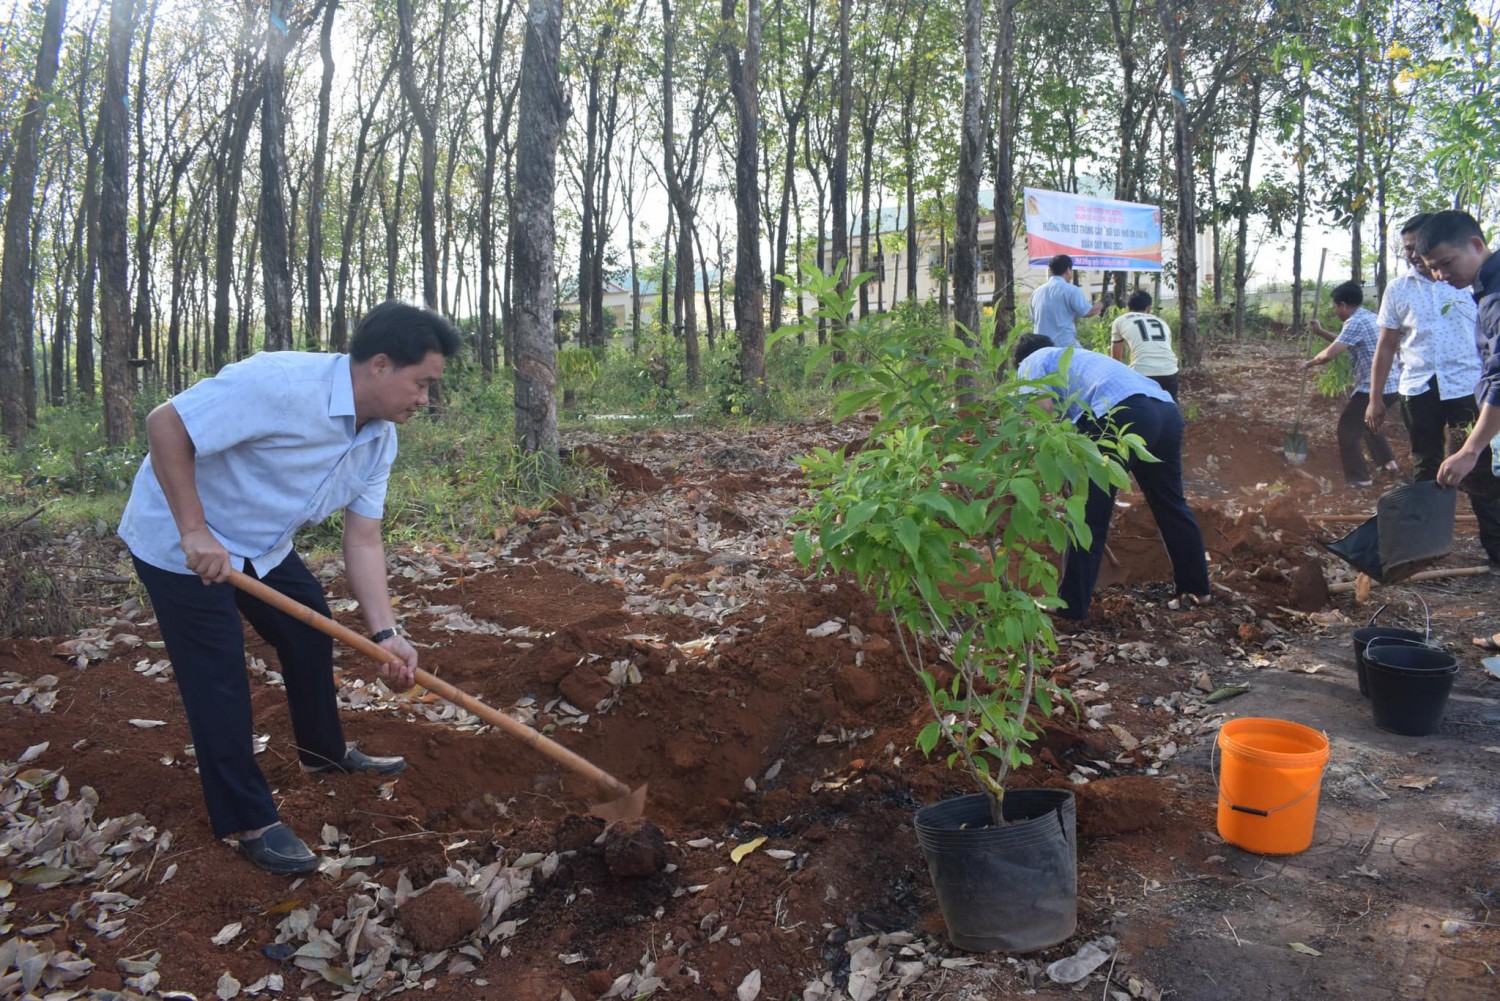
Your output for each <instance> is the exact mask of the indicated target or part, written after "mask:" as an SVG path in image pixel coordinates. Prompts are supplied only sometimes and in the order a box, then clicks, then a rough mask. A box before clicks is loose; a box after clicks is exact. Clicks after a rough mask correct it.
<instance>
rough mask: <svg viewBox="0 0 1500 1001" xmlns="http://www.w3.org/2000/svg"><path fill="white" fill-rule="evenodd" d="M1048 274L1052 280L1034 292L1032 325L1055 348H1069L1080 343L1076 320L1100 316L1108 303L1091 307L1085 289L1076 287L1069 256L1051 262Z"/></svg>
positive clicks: (1062, 255)
mask: <svg viewBox="0 0 1500 1001" xmlns="http://www.w3.org/2000/svg"><path fill="white" fill-rule="evenodd" d="M1047 271H1048V272H1049V273H1050V274H1051V276H1052V277H1050V278H1048V279H1047V280H1046V281H1045V282H1043V283H1042V284H1041V286H1040V287H1039V288H1038V289H1037V290H1036V291H1035V292H1033V293H1031V326H1032V329H1033V331H1034V332H1035V333H1038V334H1041V335H1042V336H1043V337H1045V338H1047V340H1049V341H1051V342H1052V346H1053V347H1055V348H1065V347H1068V346H1069V345H1070V344H1077V343H1078V331H1077V329H1076V328H1075V327H1074V326H1073V324H1074V321H1076V320H1079V319H1082V318H1083V317H1086V316H1097V315H1098V314H1099V313H1100V311H1102V310H1103V309H1104V301H1103V300H1102V299H1101V300H1100V301H1099V302H1096V303H1094V304H1093V305H1092V306H1091V305H1089V299H1088V296H1086V295H1084V294H1083V289H1081V288H1079V287H1078V286H1077V285H1074V284H1073V258H1071V257H1069V256H1068V255H1067V254H1058V255H1057V256H1056V257H1054V258H1052V260H1050V261H1048V262H1047Z"/></svg>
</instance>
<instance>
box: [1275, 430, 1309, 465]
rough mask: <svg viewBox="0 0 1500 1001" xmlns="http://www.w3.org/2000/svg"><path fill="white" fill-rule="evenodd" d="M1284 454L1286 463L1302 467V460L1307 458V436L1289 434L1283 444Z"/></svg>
mask: <svg viewBox="0 0 1500 1001" xmlns="http://www.w3.org/2000/svg"><path fill="white" fill-rule="evenodd" d="M1281 451H1282V454H1283V455H1285V456H1286V461H1287V462H1290V463H1291V464H1292V465H1294V466H1300V465H1302V460H1304V459H1306V458H1307V436H1306V435H1302V434H1289V435H1287V436H1286V438H1284V439H1283V440H1282V442H1281Z"/></svg>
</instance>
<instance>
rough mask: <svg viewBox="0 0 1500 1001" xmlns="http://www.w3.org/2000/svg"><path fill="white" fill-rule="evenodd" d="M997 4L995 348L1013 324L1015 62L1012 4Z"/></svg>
mask: <svg viewBox="0 0 1500 1001" xmlns="http://www.w3.org/2000/svg"><path fill="white" fill-rule="evenodd" d="M1017 2H1018V0H998V7H999V14H1000V27H999V30H998V31H997V32H996V38H995V62H996V63H997V64H998V66H999V86H998V88H997V91H998V94H997V98H996V100H997V108H996V111H995V114H994V116H993V118H994V121H995V240H994V245H993V248H994V249H993V256H994V259H995V334H994V343H995V345H996V346H999V345H1000V344H1001V343H1002V342H1003V341H1004V339H1005V338H1006V337H1008V336H1010V328H1011V325H1012V324H1014V323H1015V322H1016V251H1015V240H1016V237H1015V229H1016V222H1015V216H1014V211H1015V204H1016V192H1015V184H1016V182H1015V174H1014V169H1015V165H1014V160H1013V158H1014V155H1015V154H1014V149H1013V147H1014V145H1015V122H1014V119H1015V90H1016V81H1015V72H1016V71H1015V58H1016V3H1017Z"/></svg>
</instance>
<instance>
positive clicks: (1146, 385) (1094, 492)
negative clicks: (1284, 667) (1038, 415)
mask: <svg viewBox="0 0 1500 1001" xmlns="http://www.w3.org/2000/svg"><path fill="white" fill-rule="evenodd" d="M1015 355H1016V375H1017V377H1018V378H1021V379H1043V378H1046V377H1048V376H1051V375H1054V374H1057V373H1062V377H1063V381H1064V387H1063V389H1062V391H1061V392H1060V393H1059V394H1057V398H1056V400H1054V399H1044V400H1043V402H1042V405H1043V406H1044V407H1046V408H1047V409H1048V410H1052V409H1054V408H1055V407H1056V406H1058V405H1065V406H1066V407H1067V410H1066V415H1067V418H1068V420H1070V421H1073V422H1074V424H1076V425H1077V427H1078V430H1080V431H1082V432H1083V433H1084V434H1086V435H1088V436H1089V437H1091V438H1094V439H1096V440H1097V439H1099V438H1102V437H1104V435H1105V433H1106V424H1112V425H1115V426H1118V427H1127V426H1128V429H1129V430H1130V431H1131V432H1133V433H1135V434H1138V435H1140V436H1141V438H1142V439H1143V440H1144V441H1145V443H1146V449H1147V450H1148V451H1149V452H1150V453H1151V455H1152V456H1153V457H1154V458H1155V459H1156V460H1157V461H1154V462H1152V461H1148V460H1145V459H1138V458H1134V457H1132V458H1131V459H1129V460H1128V461H1127V463H1126V468H1127V469H1128V470H1129V471H1130V472H1131V473H1132V474H1133V475H1134V476H1135V481H1136V483H1137V484H1139V485H1140V488H1141V493H1142V494H1143V495H1144V496H1145V498H1146V504H1147V506H1149V507H1150V508H1151V515H1152V517H1154V518H1155V519H1156V528H1157V531H1159V532H1160V533H1161V537H1162V542H1163V543H1165V545H1166V547H1167V555H1168V556H1169V557H1170V558H1171V560H1172V576H1173V578H1174V581H1175V585H1176V589H1177V596H1178V600H1180V601H1182V602H1184V603H1186V604H1198V605H1206V604H1208V603H1210V601H1211V600H1212V595H1211V592H1210V591H1209V582H1208V560H1207V558H1206V557H1205V556H1204V552H1203V533H1202V532H1201V531H1200V530H1199V528H1198V520H1197V519H1196V518H1194V517H1193V512H1192V509H1191V508H1189V507H1188V504H1187V499H1186V498H1185V497H1184V496H1183V492H1182V429H1183V421H1182V412H1181V411H1180V410H1178V409H1177V405H1176V404H1175V403H1173V402H1172V397H1171V396H1170V395H1169V394H1168V393H1167V391H1166V390H1164V389H1162V388H1161V387H1160V386H1158V385H1157V384H1156V383H1155V382H1153V381H1152V380H1151V379H1148V378H1147V377H1146V376H1144V375H1141V374H1140V373H1138V372H1135V371H1133V370H1132V369H1131V368H1130V367H1129V366H1128V365H1124V364H1121V363H1120V362H1118V361H1115V360H1114V359H1113V358H1108V357H1105V356H1104V355H1101V354H1096V353H1094V352H1092V351H1083V350H1078V349H1073V348H1068V349H1064V348H1056V347H1053V346H1052V344H1051V342H1050V341H1048V340H1047V338H1045V337H1042V336H1040V335H1038V334H1027V335H1025V336H1024V337H1022V338H1020V339H1019V340H1018V341H1017V342H1016V348H1015ZM1114 506H1115V491H1114V488H1110V489H1109V490H1107V491H1106V490H1100V489H1099V488H1098V487H1096V486H1094V485H1093V484H1092V483H1091V484H1090V485H1089V495H1088V502H1087V504H1086V506H1085V509H1084V520H1085V521H1086V522H1087V523H1088V526H1089V531H1090V532H1091V533H1092V535H1093V539H1092V541H1091V543H1090V545H1089V547H1088V548H1087V549H1081V548H1079V547H1077V546H1076V545H1073V546H1069V548H1068V551H1067V553H1066V554H1065V555H1064V557H1063V579H1062V582H1061V584H1060V585H1059V587H1058V597H1060V598H1062V599H1063V601H1065V602H1066V603H1067V607H1066V608H1065V609H1063V610H1062V611H1061V612H1060V613H1059V614H1061V615H1062V616H1063V617H1064V618H1068V619H1073V620H1076V621H1082V620H1084V619H1086V618H1087V617H1088V612H1089V603H1090V602H1091V601H1092V599H1093V594H1094V584H1095V583H1096V582H1097V581H1098V579H1099V566H1100V564H1101V562H1102V561H1103V559H1104V547H1105V544H1106V543H1107V542H1108V536H1109V520H1110V516H1111V515H1112V514H1113V513H1114Z"/></svg>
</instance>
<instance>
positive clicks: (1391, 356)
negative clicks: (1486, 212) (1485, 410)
mask: <svg viewBox="0 0 1500 1001" xmlns="http://www.w3.org/2000/svg"><path fill="white" fill-rule="evenodd" d="M1430 218H1432V216H1431V215H1429V214H1427V213H1421V214H1418V215H1414V216H1412V217H1411V218H1410V219H1408V220H1407V221H1406V222H1405V223H1404V224H1402V226H1401V247H1402V252H1403V254H1404V255H1405V256H1406V259H1407V261H1408V263H1410V264H1411V270H1410V271H1408V272H1407V273H1406V274H1404V275H1402V276H1400V277H1399V278H1397V279H1395V280H1394V281H1392V282H1391V283H1390V284H1389V285H1387V286H1386V289H1385V297H1384V298H1383V299H1381V301H1380V317H1379V323H1380V342H1379V345H1378V347H1376V349H1375V359H1374V360H1373V361H1372V362H1371V363H1370V378H1371V379H1372V380H1374V381H1377V382H1378V381H1381V380H1382V379H1383V378H1384V377H1385V376H1386V374H1387V373H1388V372H1390V371H1392V369H1394V368H1395V367H1396V362H1395V358H1396V354H1397V352H1398V350H1399V352H1400V355H1401V361H1400V372H1401V376H1400V393H1401V419H1402V422H1403V423H1404V424H1405V425H1406V432H1407V435H1408V436H1409V437H1410V439H1411V457H1412V476H1413V478H1414V479H1416V480H1418V481H1421V480H1435V479H1437V475H1438V469H1439V468H1440V467H1441V466H1442V465H1443V460H1444V459H1446V458H1447V457H1448V451H1449V441H1450V438H1453V437H1454V436H1462V435H1464V434H1465V433H1467V430H1468V428H1469V427H1470V426H1471V425H1472V424H1473V423H1474V421H1475V420H1476V419H1477V418H1478V416H1479V407H1478V404H1477V403H1476V402H1475V398H1474V387H1475V385H1476V384H1477V383H1478V382H1479V379H1480V377H1481V375H1482V374H1483V368H1482V366H1481V365H1480V362H1479V352H1478V350H1476V347H1475V343H1474V324H1475V321H1476V319H1477V317H1478V309H1477V307H1476V305H1475V303H1474V299H1473V297H1472V296H1470V295H1469V294H1468V293H1467V292H1463V291H1461V290H1460V288H1455V287H1454V286H1453V285H1451V284H1449V283H1447V282H1445V281H1442V280H1441V279H1437V278H1434V276H1433V274H1432V272H1431V271H1430V270H1428V268H1427V265H1426V264H1425V263H1424V262H1423V260H1422V257H1421V255H1420V254H1418V253H1417V240H1418V234H1419V233H1420V232H1421V231H1422V227H1423V226H1424V225H1425V224H1426V222H1427V220H1428V219H1430ZM1461 287H1467V286H1461ZM1385 411H1386V405H1385V403H1384V401H1383V400H1382V399H1381V398H1380V397H1377V396H1371V397H1370V403H1369V407H1368V408H1367V409H1366V410H1365V424H1366V426H1368V427H1369V428H1370V429H1371V430H1372V431H1378V430H1379V429H1380V425H1381V422H1382V421H1383V420H1384V418H1385ZM1469 505H1470V506H1471V507H1472V508H1473V509H1474V516H1475V520H1476V521H1477V522H1478V528H1479V542H1480V545H1482V546H1483V547H1484V551H1485V553H1486V554H1487V556H1488V558H1489V562H1490V566H1491V568H1500V500H1495V499H1486V497H1484V496H1482V495H1480V494H1476V493H1470V494H1469Z"/></svg>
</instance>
